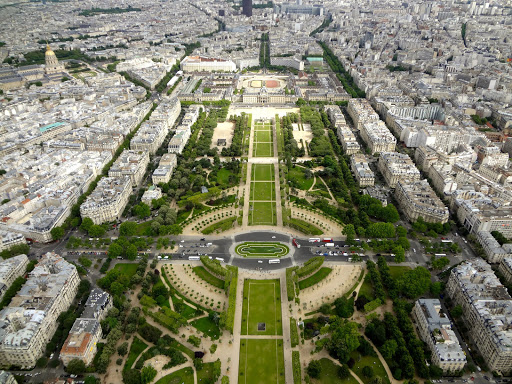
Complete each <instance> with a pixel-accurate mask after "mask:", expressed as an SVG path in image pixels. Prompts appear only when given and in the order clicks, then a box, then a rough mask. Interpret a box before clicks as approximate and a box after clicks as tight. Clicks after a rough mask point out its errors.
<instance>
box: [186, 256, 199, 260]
mask: <svg viewBox="0 0 512 384" xmlns="http://www.w3.org/2000/svg"><path fill="white" fill-rule="evenodd" d="M188 259H189V260H199V256H189V257H188Z"/></svg>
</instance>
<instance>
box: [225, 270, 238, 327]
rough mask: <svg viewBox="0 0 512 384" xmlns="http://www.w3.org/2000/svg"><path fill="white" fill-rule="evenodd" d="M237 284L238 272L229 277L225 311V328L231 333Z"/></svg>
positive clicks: (233, 322) (233, 324)
mask: <svg viewBox="0 0 512 384" xmlns="http://www.w3.org/2000/svg"><path fill="white" fill-rule="evenodd" d="M237 285H238V274H236V275H235V276H233V277H232V278H231V282H230V283H229V299H228V310H227V313H226V329H227V330H228V331H229V332H231V334H233V327H234V326H235V309H236V290H237Z"/></svg>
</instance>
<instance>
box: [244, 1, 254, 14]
mask: <svg viewBox="0 0 512 384" xmlns="http://www.w3.org/2000/svg"><path fill="white" fill-rule="evenodd" d="M242 13H243V14H244V15H245V16H247V17H251V16H252V0H242Z"/></svg>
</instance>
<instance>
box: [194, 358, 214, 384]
mask: <svg viewBox="0 0 512 384" xmlns="http://www.w3.org/2000/svg"><path fill="white" fill-rule="evenodd" d="M210 378H213V362H212V363H204V364H203V369H201V370H200V371H197V382H198V383H206V382H208V379H210ZM210 383H213V380H212V381H210Z"/></svg>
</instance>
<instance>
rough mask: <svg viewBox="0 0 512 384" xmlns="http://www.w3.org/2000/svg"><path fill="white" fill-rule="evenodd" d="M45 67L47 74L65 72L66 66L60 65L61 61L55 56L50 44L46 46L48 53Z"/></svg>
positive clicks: (45, 57)
mask: <svg viewBox="0 0 512 384" xmlns="http://www.w3.org/2000/svg"><path fill="white" fill-rule="evenodd" d="M44 61H45V67H44V70H45V72H46V74H48V75H49V74H53V73H60V72H63V71H64V65H63V64H61V63H59V59H57V56H56V55H55V52H53V51H52V49H51V48H50V45H49V44H46V52H45V54H44Z"/></svg>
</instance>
